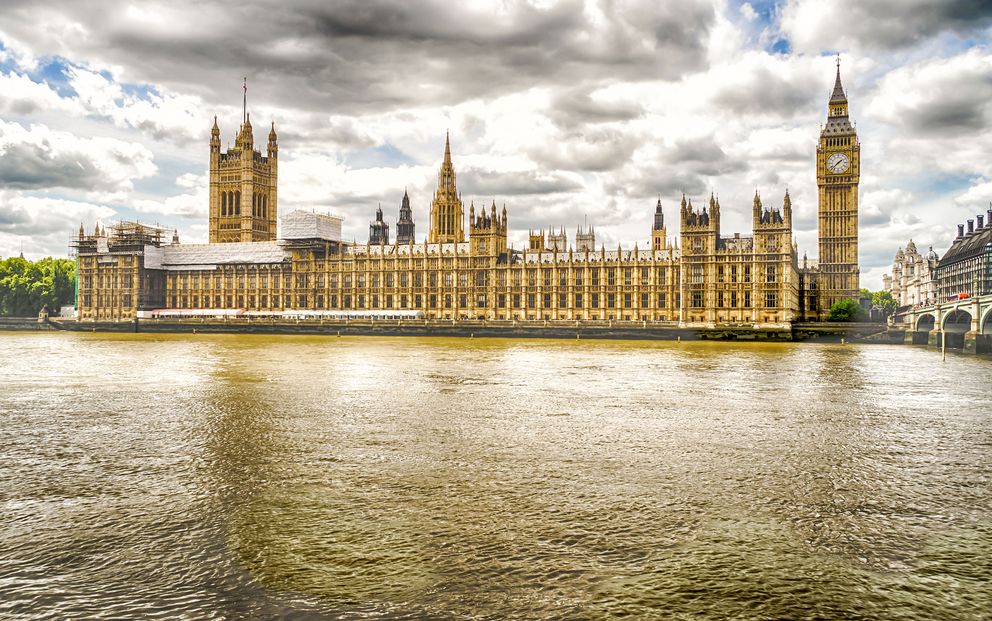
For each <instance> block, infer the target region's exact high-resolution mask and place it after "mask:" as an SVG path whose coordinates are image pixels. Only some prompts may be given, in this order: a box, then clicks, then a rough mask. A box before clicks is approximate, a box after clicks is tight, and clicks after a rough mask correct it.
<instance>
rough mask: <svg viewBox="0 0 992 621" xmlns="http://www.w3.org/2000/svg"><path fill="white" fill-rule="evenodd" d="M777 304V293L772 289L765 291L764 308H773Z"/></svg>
mask: <svg viewBox="0 0 992 621" xmlns="http://www.w3.org/2000/svg"><path fill="white" fill-rule="evenodd" d="M776 306H778V294H777V293H776V292H774V291H768V292H766V293H765V308H775V307H776Z"/></svg>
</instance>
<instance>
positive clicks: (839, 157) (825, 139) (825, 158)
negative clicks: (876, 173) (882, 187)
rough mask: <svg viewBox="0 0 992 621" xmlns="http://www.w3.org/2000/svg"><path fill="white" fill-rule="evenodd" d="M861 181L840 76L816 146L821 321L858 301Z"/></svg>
mask: <svg viewBox="0 0 992 621" xmlns="http://www.w3.org/2000/svg"><path fill="white" fill-rule="evenodd" d="M860 179H861V143H860V142H859V141H858V134H857V131H856V130H855V128H854V126H853V125H852V124H851V120H850V116H849V111H848V102H847V93H845V92H844V85H843V84H842V83H841V79H840V56H839V55H838V57H837V77H836V79H835V80H834V90H833V92H832V93H831V94H830V100H829V102H828V103H827V123H826V124H825V125H824V126H823V128H822V129H821V130H820V141H819V143H818V144H817V147H816V185H817V188H818V201H817V202H818V207H819V217H818V220H817V226H818V230H819V277H818V288H819V298H818V304H817V306H818V311H819V316H820V318H821V319H825V318H826V317H827V315H828V314H829V312H830V306H831V305H833V304H834V303H835V302H839V301H840V300H846V299H854V300H856V299H858V296H859V294H860V269H859V267H858V183H859V182H860Z"/></svg>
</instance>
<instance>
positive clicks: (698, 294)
mask: <svg viewBox="0 0 992 621" xmlns="http://www.w3.org/2000/svg"><path fill="white" fill-rule="evenodd" d="M692 307H693V308H702V307H703V293H702V291H693V292H692Z"/></svg>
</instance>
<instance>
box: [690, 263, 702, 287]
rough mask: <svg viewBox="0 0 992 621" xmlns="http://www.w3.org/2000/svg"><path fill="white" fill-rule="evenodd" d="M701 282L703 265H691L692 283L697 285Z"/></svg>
mask: <svg viewBox="0 0 992 621" xmlns="http://www.w3.org/2000/svg"><path fill="white" fill-rule="evenodd" d="M702 282H703V266H702V265H693V266H692V284H694V285H698V284H702Z"/></svg>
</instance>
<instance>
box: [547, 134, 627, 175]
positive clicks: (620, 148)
mask: <svg viewBox="0 0 992 621" xmlns="http://www.w3.org/2000/svg"><path fill="white" fill-rule="evenodd" d="M561 138H562V139H561V140H559V141H557V142H554V143H550V144H543V145H540V146H538V147H535V148H532V149H530V151H528V155H529V156H530V158H531V159H532V160H534V162H535V163H537V165H538V166H539V167H540V168H543V169H551V170H558V169H565V170H583V171H592V172H605V171H609V170H615V169H617V168H620V167H621V166H623V165H624V164H626V163H627V162H628V161H630V157H631V155H633V153H634V151H635V150H636V149H637V147H638V146H640V138H639V137H638V136H634V135H631V134H627V133H625V132H622V131H619V130H615V129H605V128H601V129H592V130H588V131H585V132H583V133H582V134H581V135H575V134H568V135H563V136H562V137H561Z"/></svg>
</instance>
